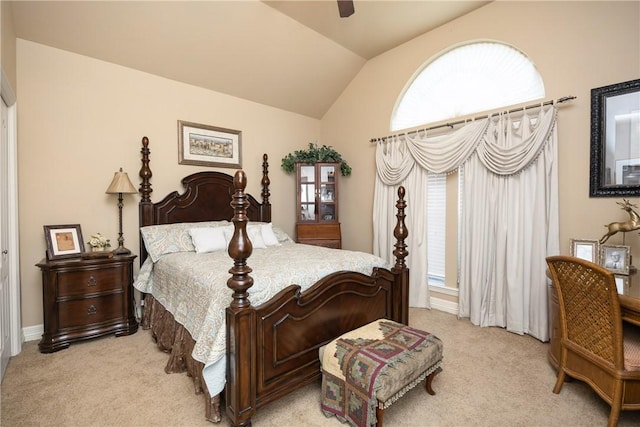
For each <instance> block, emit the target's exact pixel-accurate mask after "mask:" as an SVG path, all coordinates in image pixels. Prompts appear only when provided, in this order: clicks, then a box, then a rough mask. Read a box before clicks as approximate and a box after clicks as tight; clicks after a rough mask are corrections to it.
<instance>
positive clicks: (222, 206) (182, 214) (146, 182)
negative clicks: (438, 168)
mask: <svg viewBox="0 0 640 427" xmlns="http://www.w3.org/2000/svg"><path fill="white" fill-rule="evenodd" d="M140 152H141V153H142V167H141V168H140V178H141V179H142V182H141V184H140V190H139V191H140V194H141V196H142V198H141V199H140V204H139V223H140V227H144V226H147V225H158V224H174V223H178V222H199V221H220V220H228V221H231V218H232V217H233V213H234V212H233V208H232V207H231V196H232V195H233V193H234V191H235V190H234V186H233V176H232V175H228V174H225V173H222V172H198V173H194V174H192V175H189V176H186V177H184V178H183V179H182V186H183V187H184V189H185V191H184V193H182V194H180V193H178V192H177V191H174V192H173V193H171V194H168V195H167V196H166V197H165V198H164V199H162V200H161V201H159V202H157V203H153V202H152V201H151V192H152V191H153V189H152V188H151V176H152V173H151V169H150V168H149V154H150V150H149V139H148V138H147V137H146V136H145V137H143V138H142V149H141V150H140ZM267 160H268V156H267V155H266V154H264V155H263V156H262V181H261V184H262V194H261V196H262V197H261V198H262V203H259V202H258V201H257V200H256V199H255V198H254V197H253V196H251V195H247V198H248V201H249V207H248V208H247V216H248V217H249V220H250V221H262V222H271V203H270V202H269V196H270V193H269V184H270V181H269V163H268V161H267ZM146 258H147V250H146V248H145V246H144V242H143V240H142V235H141V236H140V264H141V265H142V263H143V262H144V261H145V260H146Z"/></svg>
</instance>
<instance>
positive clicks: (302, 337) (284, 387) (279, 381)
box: [225, 171, 409, 426]
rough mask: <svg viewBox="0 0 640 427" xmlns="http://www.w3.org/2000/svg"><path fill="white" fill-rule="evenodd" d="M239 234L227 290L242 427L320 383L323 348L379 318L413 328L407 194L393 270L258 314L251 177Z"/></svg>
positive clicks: (229, 393)
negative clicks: (249, 228)
mask: <svg viewBox="0 0 640 427" xmlns="http://www.w3.org/2000/svg"><path fill="white" fill-rule="evenodd" d="M234 187H235V193H234V195H233V197H232V202H231V205H232V207H233V209H234V216H233V222H234V225H235V232H234V236H233V239H232V241H231V243H230V245H229V255H230V256H231V257H232V258H233V259H234V265H233V268H232V269H231V270H230V272H231V274H232V276H231V278H230V279H229V280H228V282H227V286H228V287H229V288H230V289H232V290H233V300H232V302H231V304H230V306H229V307H228V308H227V310H226V327H227V348H228V353H227V354H228V357H227V383H226V388H225V397H226V399H225V400H226V412H227V415H228V416H229V417H230V419H231V421H232V423H233V424H234V425H235V426H249V425H251V417H252V416H253V414H255V412H256V410H257V408H259V407H260V406H263V405H265V404H267V403H269V402H271V401H274V400H276V399H278V398H280V397H282V396H283V395H285V394H287V393H290V392H291V391H293V390H296V389H298V388H300V387H302V386H304V385H306V384H309V383H310V382H313V381H315V380H316V379H318V378H320V364H319V360H318V348H319V347H321V346H322V345H324V344H326V343H327V342H329V341H330V340H332V339H334V338H336V337H338V336H339V335H341V334H343V333H345V332H347V331H349V330H352V329H355V328H357V327H360V326H363V325H365V324H367V323H369V322H371V321H373V320H376V319H379V318H388V319H392V320H396V321H398V322H401V323H405V324H406V323H407V322H408V288H409V270H408V268H407V267H406V264H405V258H406V256H407V255H408V252H407V250H406V244H405V239H406V237H407V234H408V233H407V230H406V227H405V224H404V218H405V214H404V208H405V207H406V203H405V201H404V188H402V187H401V188H400V189H399V191H398V196H399V200H398V203H397V204H396V207H397V208H398V214H397V218H398V222H397V225H396V228H395V230H394V235H395V237H396V239H397V242H396V245H395V250H394V256H395V257H396V263H395V266H394V267H393V268H392V269H391V270H387V269H383V268H377V269H375V270H374V271H373V273H372V275H371V276H367V275H364V274H360V273H355V272H339V273H334V274H332V275H329V276H327V277H325V278H324V279H322V280H321V281H319V282H318V283H316V284H315V285H313V286H312V287H311V288H310V289H308V290H307V291H305V292H302V293H301V292H300V287H299V286H296V285H292V286H289V287H288V288H286V289H284V290H283V291H281V292H280V293H278V294H277V295H276V296H275V297H274V298H272V299H271V300H269V302H267V303H265V304H263V305H261V306H258V307H254V306H252V305H251V303H250V301H249V293H248V291H249V289H250V288H251V286H252V285H253V279H252V278H251V276H250V273H251V268H250V267H249V266H248V265H247V259H248V258H249V256H250V255H251V252H252V247H251V242H250V241H249V239H248V237H247V232H246V225H247V221H248V219H247V215H246V206H248V202H247V201H246V197H245V195H244V190H245V187H246V176H245V174H244V172H243V171H238V172H237V173H236V175H235V177H234Z"/></svg>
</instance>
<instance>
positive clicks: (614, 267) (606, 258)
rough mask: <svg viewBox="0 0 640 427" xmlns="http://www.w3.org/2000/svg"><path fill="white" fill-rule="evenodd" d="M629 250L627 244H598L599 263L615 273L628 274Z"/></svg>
mask: <svg viewBox="0 0 640 427" xmlns="http://www.w3.org/2000/svg"><path fill="white" fill-rule="evenodd" d="M630 250H631V248H630V247H629V246H627V245H600V265H602V266H603V267H604V268H607V269H609V270H611V271H613V272H614V273H616V274H629V264H630V257H631V255H630Z"/></svg>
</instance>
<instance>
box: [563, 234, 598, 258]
mask: <svg viewBox="0 0 640 427" xmlns="http://www.w3.org/2000/svg"><path fill="white" fill-rule="evenodd" d="M570 243H571V251H570V255H571V256H572V257H575V258H580V259H584V260H586V261H591V262H595V263H598V259H599V256H600V251H599V247H600V243H599V242H598V241H597V240H590V239H571V240H570Z"/></svg>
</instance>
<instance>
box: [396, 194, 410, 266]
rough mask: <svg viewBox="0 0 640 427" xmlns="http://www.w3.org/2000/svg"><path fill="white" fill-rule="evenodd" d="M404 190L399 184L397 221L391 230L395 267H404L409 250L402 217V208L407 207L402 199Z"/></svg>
mask: <svg viewBox="0 0 640 427" xmlns="http://www.w3.org/2000/svg"><path fill="white" fill-rule="evenodd" d="M404 195H405V190H404V187H402V186H400V187H399V188H398V201H397V202H396V208H398V213H397V214H396V218H398V222H397V223H396V227H395V228H394V230H393V235H394V236H395V238H396V244H395V250H394V251H393V255H394V256H395V257H396V265H395V268H399V269H401V268H405V267H406V264H405V258H406V257H407V255H409V251H407V245H406V244H405V242H404V240H405V239H406V238H407V236H408V235H409V230H407V227H406V226H405V224H404V219H405V217H406V215H405V213H404V209H405V208H406V207H407V202H406V201H405V200H404Z"/></svg>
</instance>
